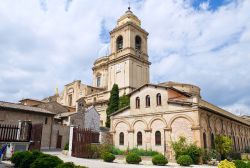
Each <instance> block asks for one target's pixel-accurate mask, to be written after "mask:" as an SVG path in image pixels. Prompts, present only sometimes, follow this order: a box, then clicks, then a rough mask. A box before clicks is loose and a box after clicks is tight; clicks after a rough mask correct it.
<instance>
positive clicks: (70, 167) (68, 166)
mask: <svg viewBox="0 0 250 168" xmlns="http://www.w3.org/2000/svg"><path fill="white" fill-rule="evenodd" d="M56 168H75V165H74V163H73V162H66V163H61V164H59V165H57V166H56Z"/></svg>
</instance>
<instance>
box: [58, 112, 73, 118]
mask: <svg viewBox="0 0 250 168" xmlns="http://www.w3.org/2000/svg"><path fill="white" fill-rule="evenodd" d="M76 113H77V112H66V113H59V114H57V115H56V116H55V117H54V118H58V119H59V118H62V117H69V116H71V115H73V114H76Z"/></svg>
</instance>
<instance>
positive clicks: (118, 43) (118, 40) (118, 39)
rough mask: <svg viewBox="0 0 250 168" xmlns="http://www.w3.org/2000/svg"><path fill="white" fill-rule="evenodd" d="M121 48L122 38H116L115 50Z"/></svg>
mask: <svg viewBox="0 0 250 168" xmlns="http://www.w3.org/2000/svg"><path fill="white" fill-rule="evenodd" d="M122 48H123V37H122V36H118V37H117V39H116V49H117V51H118V50H121V49H122Z"/></svg>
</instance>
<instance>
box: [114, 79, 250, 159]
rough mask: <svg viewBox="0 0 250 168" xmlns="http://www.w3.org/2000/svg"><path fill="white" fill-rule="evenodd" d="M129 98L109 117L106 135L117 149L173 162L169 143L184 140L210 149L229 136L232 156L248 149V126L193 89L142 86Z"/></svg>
mask: <svg viewBox="0 0 250 168" xmlns="http://www.w3.org/2000/svg"><path fill="white" fill-rule="evenodd" d="M129 95H130V105H129V106H127V107H125V108H123V109H121V110H118V111H117V112H115V113H113V114H112V115H111V130H110V131H111V133H112V134H113V142H114V145H115V146H116V147H118V148H120V149H123V150H125V149H128V148H129V149H132V148H142V149H145V150H149V149H152V150H155V151H158V152H161V153H165V154H166V155H167V156H168V158H170V159H173V151H172V149H171V141H176V140H178V139H179V137H180V136H184V137H186V139H187V140H188V142H190V143H195V144H196V145H197V146H199V147H202V148H207V149H214V148H215V142H214V140H215V136H216V135H227V136H229V137H230V138H231V139H232V142H233V150H234V151H236V152H239V151H243V150H244V149H245V147H247V146H250V123H249V122H248V121H247V120H245V119H243V118H241V117H238V116H236V115H234V114H232V113H230V112H227V111H225V110H223V109H221V108H219V107H217V106H215V105H213V104H211V103H209V102H207V101H205V100H203V99H202V98H201V95H200V88H199V87H197V86H194V85H190V84H182V83H175V82H167V83H160V84H158V85H154V84H145V85H143V86H141V87H139V88H137V89H136V90H134V91H133V92H131V93H130V94H129Z"/></svg>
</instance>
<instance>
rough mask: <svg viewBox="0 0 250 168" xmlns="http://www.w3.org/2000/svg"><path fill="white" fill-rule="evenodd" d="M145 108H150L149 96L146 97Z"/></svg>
mask: <svg viewBox="0 0 250 168" xmlns="http://www.w3.org/2000/svg"><path fill="white" fill-rule="evenodd" d="M146 107H150V96H149V95H147V96H146Z"/></svg>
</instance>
